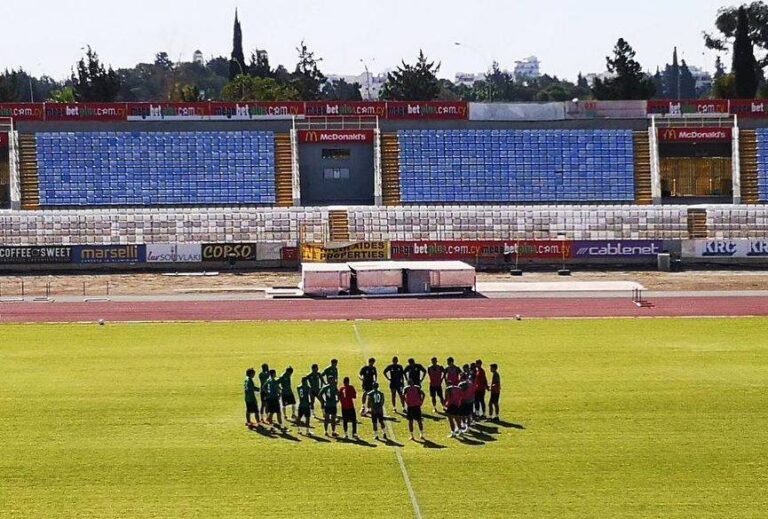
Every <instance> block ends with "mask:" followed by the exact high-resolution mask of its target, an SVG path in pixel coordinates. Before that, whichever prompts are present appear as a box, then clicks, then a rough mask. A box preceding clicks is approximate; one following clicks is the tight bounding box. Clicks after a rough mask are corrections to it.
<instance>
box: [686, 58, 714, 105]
mask: <svg viewBox="0 0 768 519" xmlns="http://www.w3.org/2000/svg"><path fill="white" fill-rule="evenodd" d="M688 70H690V71H691V75H692V76H693V79H695V80H696V94H697V95H698V96H699V97H701V96H703V95H704V94H706V93H707V92H709V91H710V90H712V82H713V80H712V74H710V73H709V72H707V71H706V70H704V69H703V68H701V67H695V66H693V65H689V66H688Z"/></svg>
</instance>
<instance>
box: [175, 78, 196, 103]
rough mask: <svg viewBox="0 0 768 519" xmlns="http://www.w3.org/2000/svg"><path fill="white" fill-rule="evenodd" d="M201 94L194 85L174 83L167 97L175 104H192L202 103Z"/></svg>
mask: <svg viewBox="0 0 768 519" xmlns="http://www.w3.org/2000/svg"><path fill="white" fill-rule="evenodd" d="M202 98H203V96H202V93H201V92H200V89H199V88H197V86H195V85H190V84H182V83H176V84H175V85H173V89H172V90H171V92H170V95H169V96H168V99H169V100H170V101H172V102H175V103H194V102H196V101H202Z"/></svg>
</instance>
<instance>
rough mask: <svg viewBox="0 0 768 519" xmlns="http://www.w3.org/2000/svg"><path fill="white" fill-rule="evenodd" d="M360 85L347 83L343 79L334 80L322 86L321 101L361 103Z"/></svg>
mask: <svg viewBox="0 0 768 519" xmlns="http://www.w3.org/2000/svg"><path fill="white" fill-rule="evenodd" d="M360 88H361V87H360V83H351V84H350V83H347V82H346V81H345V80H344V79H334V80H333V81H329V82H327V83H326V84H325V85H323V90H322V94H323V99H332V100H334V101H362V100H363V95H362V94H361V93H360Z"/></svg>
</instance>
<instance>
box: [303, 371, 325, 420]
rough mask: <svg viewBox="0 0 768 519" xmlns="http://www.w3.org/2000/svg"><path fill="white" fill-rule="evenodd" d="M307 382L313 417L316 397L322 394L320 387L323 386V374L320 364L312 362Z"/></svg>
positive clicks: (313, 415)
mask: <svg viewBox="0 0 768 519" xmlns="http://www.w3.org/2000/svg"><path fill="white" fill-rule="evenodd" d="M307 382H309V401H310V407H311V409H312V417H313V418H316V416H315V399H317V398H318V397H319V396H320V389H321V388H322V386H323V374H322V373H320V366H318V365H317V364H312V371H311V372H310V373H309V375H307Z"/></svg>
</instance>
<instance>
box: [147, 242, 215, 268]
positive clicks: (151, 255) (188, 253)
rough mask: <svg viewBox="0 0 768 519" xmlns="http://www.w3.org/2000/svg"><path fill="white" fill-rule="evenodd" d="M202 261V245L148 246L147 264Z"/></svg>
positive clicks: (164, 244)
mask: <svg viewBox="0 0 768 519" xmlns="http://www.w3.org/2000/svg"><path fill="white" fill-rule="evenodd" d="M201 261H203V252H202V245H200V244H199V243H191V244H180V245H177V244H170V243H161V244H152V243H150V244H148V245H147V263H200V262H201Z"/></svg>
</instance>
